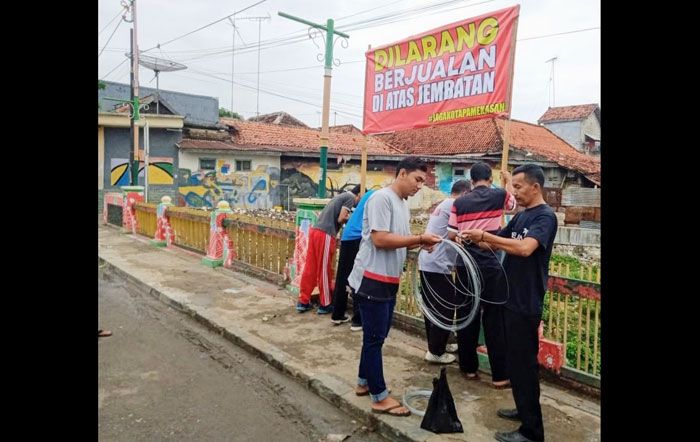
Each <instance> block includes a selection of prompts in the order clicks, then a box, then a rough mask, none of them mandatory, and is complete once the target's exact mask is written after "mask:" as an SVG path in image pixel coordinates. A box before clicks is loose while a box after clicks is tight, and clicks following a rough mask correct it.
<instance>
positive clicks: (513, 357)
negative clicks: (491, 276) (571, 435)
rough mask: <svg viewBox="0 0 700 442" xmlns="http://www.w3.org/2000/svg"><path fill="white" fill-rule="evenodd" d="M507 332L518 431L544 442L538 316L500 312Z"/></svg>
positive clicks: (506, 310) (510, 311)
mask: <svg viewBox="0 0 700 442" xmlns="http://www.w3.org/2000/svg"><path fill="white" fill-rule="evenodd" d="M503 316H504V319H505V326H506V327H505V328H506V350H507V351H506V358H507V362H508V369H509V374H510V383H511V385H512V387H513V399H514V400H515V406H516V407H517V409H518V415H520V419H521V421H522V425H520V428H519V431H520V433H521V434H522V435H523V436H525V437H527V438H528V439H532V440H536V441H543V440H544V426H543V424H542V408H541V407H540V378H539V364H538V363H537V352H538V350H539V338H538V336H537V327H539V325H540V317H539V316H527V315H524V314H521V313H518V312H514V311H512V310H509V309H507V308H504V309H503Z"/></svg>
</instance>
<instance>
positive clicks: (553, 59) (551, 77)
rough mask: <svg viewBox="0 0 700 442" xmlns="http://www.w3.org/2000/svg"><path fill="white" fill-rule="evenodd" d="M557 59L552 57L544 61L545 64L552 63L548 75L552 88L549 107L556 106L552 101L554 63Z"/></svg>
mask: <svg viewBox="0 0 700 442" xmlns="http://www.w3.org/2000/svg"><path fill="white" fill-rule="evenodd" d="M557 59H558V57H552V58H550V59H549V60H547V61H545V63H549V62H552V72H551V73H550V74H549V82H550V84H551V87H552V103H551V104H550V106H549V107H554V106H556V101H555V100H554V62H555V61H557Z"/></svg>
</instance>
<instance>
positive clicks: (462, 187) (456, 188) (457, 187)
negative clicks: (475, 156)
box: [451, 180, 472, 195]
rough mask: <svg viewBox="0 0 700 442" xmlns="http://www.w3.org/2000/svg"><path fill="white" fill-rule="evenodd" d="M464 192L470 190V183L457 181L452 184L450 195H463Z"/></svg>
mask: <svg viewBox="0 0 700 442" xmlns="http://www.w3.org/2000/svg"><path fill="white" fill-rule="evenodd" d="M466 190H472V183H471V182H469V180H458V181H455V182H454V184H452V190H451V193H452V194H453V195H454V194H456V193H463V192H464V191H466Z"/></svg>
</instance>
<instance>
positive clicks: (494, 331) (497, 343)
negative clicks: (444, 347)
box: [457, 266, 508, 382]
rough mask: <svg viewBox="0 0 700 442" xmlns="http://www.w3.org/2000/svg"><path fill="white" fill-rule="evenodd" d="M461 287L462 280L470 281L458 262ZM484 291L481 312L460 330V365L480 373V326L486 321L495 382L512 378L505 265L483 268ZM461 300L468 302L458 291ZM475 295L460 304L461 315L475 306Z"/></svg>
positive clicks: (461, 367) (466, 370) (486, 334)
mask: <svg viewBox="0 0 700 442" xmlns="http://www.w3.org/2000/svg"><path fill="white" fill-rule="evenodd" d="M457 272H458V274H457V277H458V278H457V287H458V288H460V287H461V284H460V282H464V281H466V269H465V267H463V266H457ZM481 276H482V282H483V286H482V292H481V298H482V300H481V302H480V305H479V312H478V313H477V314H476V316H475V317H474V320H473V321H472V322H471V323H470V324H469V325H467V326H466V327H464V328H463V329H461V330H459V331H458V332H457V343H458V350H457V352H458V356H459V368H460V369H461V370H462V371H463V372H466V373H476V372H477V370H478V369H479V357H478V355H477V351H476V348H477V347H478V346H479V330H480V329H481V323H482V321H483V324H484V340H485V341H486V349H487V352H488V357H489V365H490V366H491V379H492V381H493V382H501V381H505V380H508V370H507V366H508V364H507V360H506V339H505V324H504V319H503V310H504V307H503V305H501V304H498V303H502V302H504V301H505V300H506V289H505V285H504V284H503V279H504V276H503V272H502V271H501V269H487V268H484V269H481ZM457 297H458V300H460V301H461V302H464V301H465V300H464V298H462V297H460V296H459V293H458V294H457ZM473 301H474V298H472V297H469V298H467V299H466V302H467V305H465V306H464V307H461V308H460V311H459V312H458V313H457V316H458V317H464V316H465V315H467V314H468V311H469V310H471V308H472V305H473Z"/></svg>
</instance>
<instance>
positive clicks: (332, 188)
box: [280, 160, 396, 198]
mask: <svg viewBox="0 0 700 442" xmlns="http://www.w3.org/2000/svg"><path fill="white" fill-rule="evenodd" d="M330 161H334V160H329V162H330ZM395 171H396V169H395V168H394V167H393V166H386V167H384V168H383V169H382V170H367V181H366V183H365V186H366V187H367V189H380V188H382V187H384V186H388V185H389V184H391V183H392V182H393V181H394V174H395ZM320 176H321V173H320V167H319V164H318V161H315V162H314V161H309V162H305V161H291V160H284V161H282V180H281V181H280V183H281V184H284V185H287V186H289V193H290V195H291V196H292V197H303V198H309V197H315V196H316V195H317V192H318V180H319V178H320ZM358 184H360V165H359V164H349V163H343V164H342V165H340V167H339V168H338V169H330V168H329V170H328V171H327V172H326V196H327V197H333V196H335V195H337V194H338V193H341V192H344V191H346V190H350V189H352V188H353V187H355V186H356V185H358Z"/></svg>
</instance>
